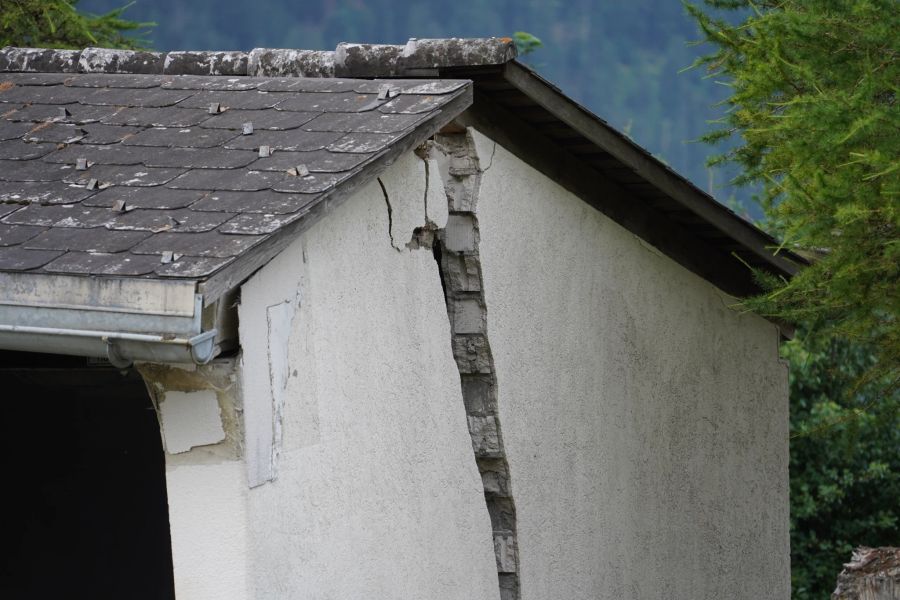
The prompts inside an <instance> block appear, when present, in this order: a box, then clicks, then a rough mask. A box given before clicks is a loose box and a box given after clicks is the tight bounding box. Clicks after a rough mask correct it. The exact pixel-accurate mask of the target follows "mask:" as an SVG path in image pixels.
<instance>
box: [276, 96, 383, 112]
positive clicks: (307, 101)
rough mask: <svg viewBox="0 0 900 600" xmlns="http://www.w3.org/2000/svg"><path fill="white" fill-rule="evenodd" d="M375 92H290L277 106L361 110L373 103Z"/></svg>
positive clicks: (293, 109) (316, 110)
mask: <svg viewBox="0 0 900 600" xmlns="http://www.w3.org/2000/svg"><path fill="white" fill-rule="evenodd" d="M376 97H377V96H376V95H375V94H357V93H356V92H338V93H334V92H306V93H303V94H289V95H288V97H287V98H285V99H284V100H282V101H281V102H280V103H279V104H278V105H277V106H276V107H275V108H277V109H278V110H288V111H301V112H359V111H360V110H362V109H365V108H366V107H367V106H369V105H371V104H372V101H373V100H375V99H376Z"/></svg>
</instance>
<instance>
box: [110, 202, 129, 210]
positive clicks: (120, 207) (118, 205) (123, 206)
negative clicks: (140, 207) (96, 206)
mask: <svg viewBox="0 0 900 600" xmlns="http://www.w3.org/2000/svg"><path fill="white" fill-rule="evenodd" d="M112 209H113V210H114V211H116V212H128V210H129V208H128V205H127V204H126V203H125V201H124V200H116V201H115V203H113V206H112Z"/></svg>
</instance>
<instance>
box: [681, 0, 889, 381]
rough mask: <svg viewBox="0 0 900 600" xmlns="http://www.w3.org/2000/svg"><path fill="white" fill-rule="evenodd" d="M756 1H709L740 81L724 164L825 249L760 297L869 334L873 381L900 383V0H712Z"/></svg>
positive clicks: (703, 19) (793, 230)
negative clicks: (733, 17)
mask: <svg viewBox="0 0 900 600" xmlns="http://www.w3.org/2000/svg"><path fill="white" fill-rule="evenodd" d="M706 3H707V4H708V5H710V6H712V7H713V8H730V9H736V8H749V9H750V12H749V15H748V16H747V17H746V18H745V19H744V20H743V21H742V22H740V23H738V24H736V25H733V24H731V23H729V22H728V21H726V20H724V19H717V18H713V17H712V16H710V15H709V14H707V13H704V12H703V11H701V10H699V9H698V8H696V7H690V10H691V12H692V13H693V14H694V15H695V16H696V17H697V19H698V22H699V23H700V25H701V27H702V28H703V31H704V32H705V34H706V39H707V41H709V42H711V43H712V44H714V45H715V46H716V48H717V50H716V52H715V53H714V54H712V55H710V56H707V57H705V58H702V59H701V60H700V63H701V64H703V65H706V66H707V67H708V68H709V69H710V71H711V72H712V73H713V74H714V75H721V76H723V78H724V80H725V82H726V83H727V84H728V85H729V86H731V90H732V94H731V97H730V98H729V99H728V100H727V104H728V105H729V107H730V108H731V110H730V111H729V113H728V114H727V116H726V117H725V118H724V119H723V120H722V121H721V123H722V124H723V125H724V127H723V128H722V129H719V130H718V131H715V132H713V133H711V134H709V135H707V136H706V139H707V140H708V141H713V142H715V141H718V140H721V139H723V138H728V137H734V136H740V138H741V141H740V144H739V145H738V146H736V147H735V148H734V149H733V150H731V151H729V152H727V153H726V154H725V155H723V156H721V157H720V158H719V159H718V160H719V161H731V162H735V163H737V164H739V165H740V166H741V167H742V169H743V174H742V175H741V176H740V179H741V181H742V182H745V183H746V182H755V183H760V184H762V186H763V188H764V197H763V204H764V208H765V210H766V216H767V218H768V225H769V227H770V228H771V229H773V230H774V232H775V233H776V234H778V235H779V236H781V238H782V239H783V240H784V243H785V244H786V245H787V246H788V247H791V248H792V249H795V250H799V251H801V252H804V253H806V255H808V256H809V257H811V259H812V260H813V263H812V265H811V266H810V267H809V268H807V269H804V270H803V271H802V272H801V273H800V274H799V275H797V276H796V277H794V278H793V279H791V280H790V281H782V280H773V279H771V278H765V281H764V282H765V284H766V285H767V286H768V287H769V289H770V290H771V291H770V293H768V294H766V295H764V296H762V297H760V298H757V299H755V300H753V301H751V302H749V306H750V307H752V308H754V309H755V310H757V311H759V312H762V313H763V314H766V315H770V316H778V317H781V318H784V319H787V320H789V321H794V322H799V321H804V322H808V323H811V324H812V326H813V327H815V328H816V329H817V330H818V331H819V333H821V334H823V335H831V336H837V337H841V338H843V339H848V340H851V341H853V342H856V343H862V344H866V345H867V346H869V347H871V348H873V350H874V351H875V353H876V355H877V358H878V360H877V361H875V362H874V363H873V364H872V365H871V366H870V368H869V369H867V372H866V374H865V378H866V379H871V380H884V379H885V378H887V379H888V380H889V381H890V382H891V383H892V384H893V385H894V386H896V385H897V384H898V383H900V323H898V315H900V285H898V284H900V107H898V105H897V92H898V85H900V10H898V5H897V2H896V0H763V1H761V2H754V1H753V0H706Z"/></svg>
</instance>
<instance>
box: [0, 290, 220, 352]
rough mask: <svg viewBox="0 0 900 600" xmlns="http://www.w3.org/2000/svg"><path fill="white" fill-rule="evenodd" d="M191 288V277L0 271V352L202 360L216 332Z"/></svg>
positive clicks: (215, 347) (211, 348)
mask: <svg viewBox="0 0 900 600" xmlns="http://www.w3.org/2000/svg"><path fill="white" fill-rule="evenodd" d="M195 288H196V284H195V282H192V281H161V280H149V279H124V278H123V279H117V278H89V277H71V276H62V275H60V276H57V275H44V274H24V273H0V349H5V350H19V351H25V352H42V353H52V354H70V355H75V356H90V357H103V358H107V359H108V360H109V362H110V363H111V364H112V365H113V366H115V367H119V368H126V367H129V366H131V364H132V363H133V362H135V361H147V362H161V363H195V364H205V363H207V362H209V361H210V360H211V359H212V358H213V357H214V356H215V355H216V354H217V353H218V351H219V347H218V345H217V343H216V342H217V335H218V330H217V329H216V328H215V327H214V325H215V323H214V322H213V323H209V322H206V323H205V322H204V321H209V320H210V319H204V318H203V317H204V310H203V297H202V296H201V295H199V294H196V293H194V292H195ZM207 314H208V315H215V310H214V309H213V310H207ZM204 325H206V326H207V327H206V328H205V329H204Z"/></svg>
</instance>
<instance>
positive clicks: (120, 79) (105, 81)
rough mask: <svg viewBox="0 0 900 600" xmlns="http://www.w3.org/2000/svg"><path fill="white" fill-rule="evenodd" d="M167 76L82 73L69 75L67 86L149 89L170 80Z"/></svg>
mask: <svg viewBox="0 0 900 600" xmlns="http://www.w3.org/2000/svg"><path fill="white" fill-rule="evenodd" d="M170 79H171V77H169V76H166V75H126V74H123V73H116V74H108V73H82V74H79V75H69V77H68V79H67V80H66V82H65V83H66V85H68V86H71V87H87V88H131V89H138V90H141V89H144V90H145V89H149V88H155V87H159V86H160V85H161V84H163V83H165V82H166V81H168V80H170Z"/></svg>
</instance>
